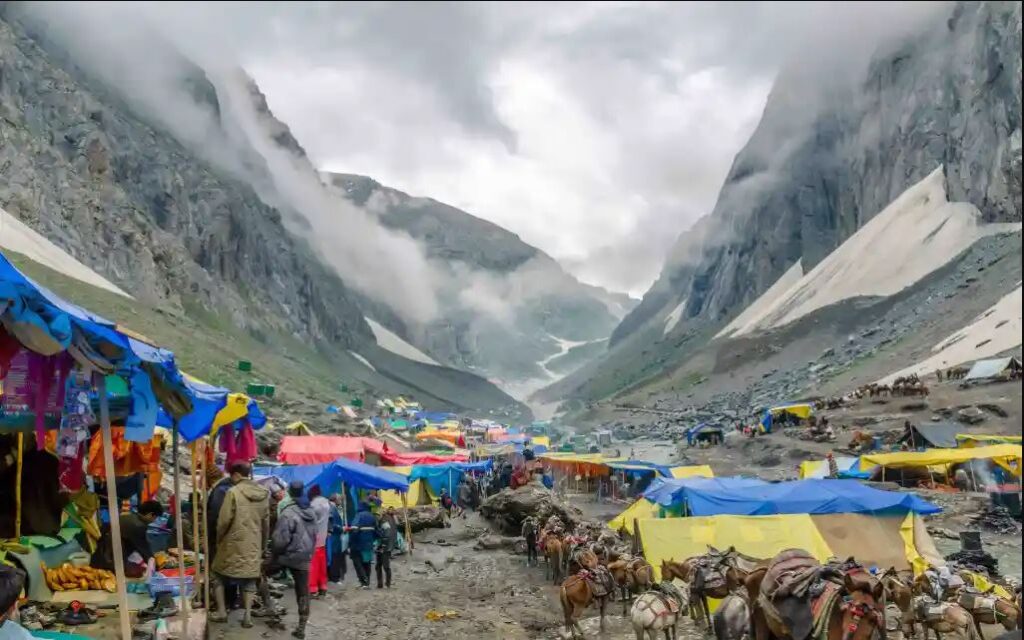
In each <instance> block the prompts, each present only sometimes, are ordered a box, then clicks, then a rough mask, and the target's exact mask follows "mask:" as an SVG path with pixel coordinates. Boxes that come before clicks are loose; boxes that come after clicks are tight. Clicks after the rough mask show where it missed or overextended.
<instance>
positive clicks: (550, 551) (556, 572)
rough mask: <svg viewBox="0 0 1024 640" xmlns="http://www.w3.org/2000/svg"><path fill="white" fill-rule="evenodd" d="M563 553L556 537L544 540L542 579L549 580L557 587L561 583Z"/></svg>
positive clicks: (560, 543) (560, 542)
mask: <svg viewBox="0 0 1024 640" xmlns="http://www.w3.org/2000/svg"><path fill="white" fill-rule="evenodd" d="M564 553H565V549H564V548H563V545H562V541H561V540H559V539H558V536H554V535H548V536H547V537H545V538H544V561H545V562H544V578H545V579H547V578H551V579H552V580H553V581H554V583H555V584H556V585H557V584H558V583H560V582H561V581H562V556H563V554H564Z"/></svg>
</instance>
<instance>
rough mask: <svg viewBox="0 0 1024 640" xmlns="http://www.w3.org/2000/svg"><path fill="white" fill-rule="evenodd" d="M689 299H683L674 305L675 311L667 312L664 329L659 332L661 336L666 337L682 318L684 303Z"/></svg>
mask: <svg viewBox="0 0 1024 640" xmlns="http://www.w3.org/2000/svg"><path fill="white" fill-rule="evenodd" d="M688 300H689V298H683V301H682V302H680V303H679V304H677V305H676V307H675V309H672V311H670V312H669V314H668V316H667V317H666V318H665V328H664V329H662V330H661V335H663V336H667V335H668V334H669V333H670V332H671V331H672V330H673V329H675V328H676V325H677V324H679V319H680V318H682V317H683V309H684V308H685V307H686V303H687V301H688Z"/></svg>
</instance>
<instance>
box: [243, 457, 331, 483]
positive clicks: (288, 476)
mask: <svg viewBox="0 0 1024 640" xmlns="http://www.w3.org/2000/svg"><path fill="white" fill-rule="evenodd" d="M328 464H330V463H328V462H325V463H323V464H300V465H284V466H266V465H256V466H254V467H253V468H252V475H253V477H255V478H267V477H273V478H278V479H279V480H281V481H282V482H284V485H285V486H286V487H287V486H288V483H289V482H292V481H293V480H301V481H302V484H304V485H306V486H307V487H308V486H310V485H312V484H313V480H314V479H315V478H316V477H317V476H319V475H320V474H321V473H322V472H323V470H324V469H325V468H326V467H327V465H328Z"/></svg>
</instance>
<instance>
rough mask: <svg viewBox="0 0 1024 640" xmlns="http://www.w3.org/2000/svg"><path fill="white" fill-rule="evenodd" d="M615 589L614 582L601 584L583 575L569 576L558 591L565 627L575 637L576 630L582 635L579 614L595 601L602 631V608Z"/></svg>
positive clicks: (603, 608)
mask: <svg viewBox="0 0 1024 640" xmlns="http://www.w3.org/2000/svg"><path fill="white" fill-rule="evenodd" d="M614 591H615V585H614V584H607V585H602V584H599V582H598V581H596V580H595V581H592V580H589V579H588V578H587V577H585V576H583V575H575V576H569V577H568V578H566V579H565V582H563V583H562V588H561V589H559V591H558V600H559V602H561V603H562V614H563V615H564V616H565V629H566V631H568V632H569V633H571V634H572V637H573V638H575V637H576V632H577V631H578V632H579V635H580V636H582V635H583V629H582V628H580V616H581V615H583V612H584V611H585V610H586V608H587V607H589V606H590V605H591V604H593V603H594V602H595V601H596V602H597V605H598V610H599V611H600V615H601V622H600V625H601V631H602V632H604V626H605V625H604V610H605V605H606V604H607V602H608V597H609V596H611V595H613V594H614Z"/></svg>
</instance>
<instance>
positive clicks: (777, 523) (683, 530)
mask: <svg viewBox="0 0 1024 640" xmlns="http://www.w3.org/2000/svg"><path fill="white" fill-rule="evenodd" d="M638 524H639V532H640V544H641V546H642V548H643V552H644V557H645V558H646V559H647V561H648V562H650V563H651V564H652V565H653V566H654V570H655V573H656V574H657V577H658V579H660V578H661V561H662V560H677V561H679V560H683V559H685V558H689V557H691V556H695V555H700V554H703V553H706V552H707V549H708V545H713V546H715V547H717V548H719V549H724V548H727V547H729V546H735V547H736V550H737V551H740V552H741V553H745V554H747V555H750V556H753V557H755V558H771V557H773V556H774V555H775V554H777V553H779V552H780V551H783V550H784V549H792V548H801V549H806V550H807V551H808V552H810V553H811V555H813V556H814V557H816V558H817V559H818V560H819V561H821V562H824V561H826V560H827V559H828V558H830V557H833V556H835V557H839V558H846V557H848V556H854V557H855V558H857V560H859V561H861V562H863V563H864V564H866V565H868V566H877V567H880V568H888V567H895V568H896V569H914V570H915V572H920V571H922V570H923V569H924V568H925V567H926V566H927V565H928V564H933V565H942V564H944V561H943V559H942V556H941V555H940V554H939V553H938V551H937V550H936V549H935V543H934V542H933V541H932V539H931V536H929V535H928V531H927V529H926V528H925V525H924V522H923V521H922V519H921V518H920V516H917V515H915V514H913V513H910V514H907V513H904V514H893V515H874V514H861V513H833V514H822V515H810V514H780V515H769V516H741V515H717V516H706V517H694V518H655V519H642V520H639V521H638Z"/></svg>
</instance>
